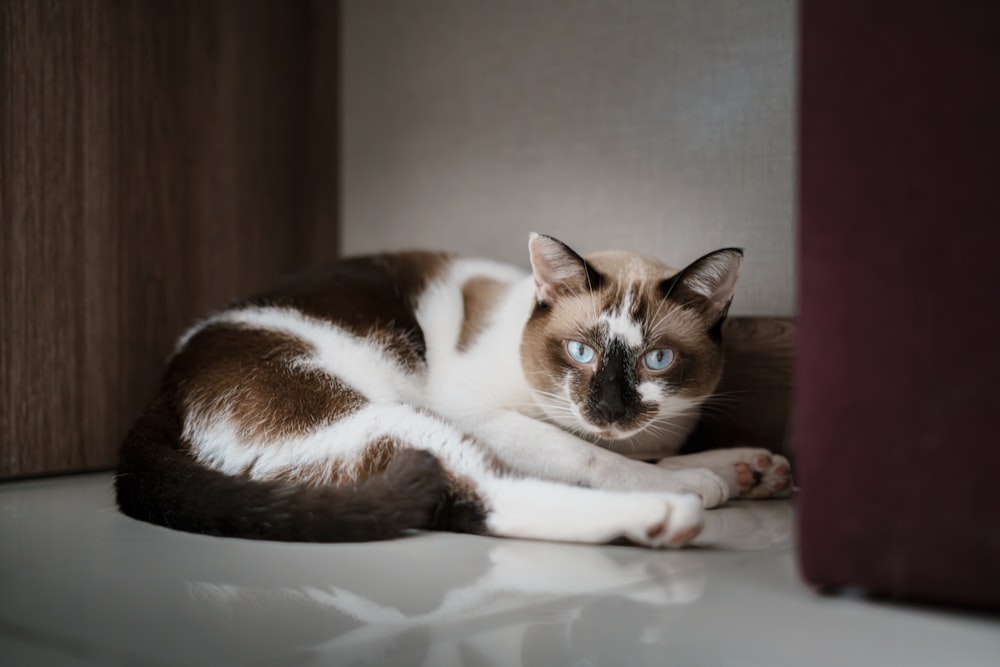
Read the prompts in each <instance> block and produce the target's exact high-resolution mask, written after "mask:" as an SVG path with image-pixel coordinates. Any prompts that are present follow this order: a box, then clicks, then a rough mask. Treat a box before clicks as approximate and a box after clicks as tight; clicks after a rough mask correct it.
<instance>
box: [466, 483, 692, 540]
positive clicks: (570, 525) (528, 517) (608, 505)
mask: <svg viewBox="0 0 1000 667" xmlns="http://www.w3.org/2000/svg"><path fill="white" fill-rule="evenodd" d="M476 491H477V494H478V495H479V496H480V497H481V500H482V502H483V505H484V506H485V507H486V508H487V513H486V519H485V522H484V525H485V528H486V531H487V532H488V533H489V534H491V535H496V536H498V537H518V538H525V539H534V540H555V541H559V542H583V543H591V544H606V543H608V542H611V541H614V540H616V539H619V538H624V539H626V540H628V541H629V542H633V543H635V544H639V545H643V546H648V547H678V546H683V545H684V544H687V543H688V542H689V541H690V540H691V539H693V538H694V537H695V536H696V535H697V534H698V533H699V532H700V531H701V529H702V526H703V513H702V508H701V503H700V502H699V499H698V498H697V497H696V496H694V495H691V494H676V493H643V492H628V491H608V490H605V489H588V488H583V487H577V486H569V485H566V484H558V483H555V482H548V481H545V480H539V479H525V478H515V477H497V478H493V479H488V480H484V481H482V482H481V483H480V484H479V485H478V488H477V489H476Z"/></svg>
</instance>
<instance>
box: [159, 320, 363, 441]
mask: <svg viewBox="0 0 1000 667" xmlns="http://www.w3.org/2000/svg"><path fill="white" fill-rule="evenodd" d="M311 352H312V350H311V348H310V346H309V345H308V344H306V343H305V342H303V341H302V340H300V339H298V338H294V337H291V336H288V335H285V334H281V333H276V332H273V331H264V330H260V329H250V328H245V327H240V326H235V325H222V324H220V325H213V326H209V327H207V328H205V329H203V330H202V331H199V332H198V333H197V334H196V335H195V336H193V337H192V338H191V340H190V341H188V344H187V345H186V346H185V347H184V349H183V350H181V351H180V352H179V353H178V354H177V356H176V357H175V358H174V359H173V361H172V363H171V368H170V374H171V376H172V377H174V378H176V386H177V387H178V388H179V397H178V398H179V401H180V405H181V406H182V407H183V409H184V412H185V413H186V414H187V415H188V417H189V418H193V419H211V418H213V417H214V416H226V417H228V418H229V419H232V420H234V421H235V423H236V428H237V430H238V432H239V434H240V436H241V437H243V438H245V439H246V440H255V441H276V440H280V439H282V438H287V437H292V436H297V435H304V434H306V433H309V432H311V431H313V430H315V429H316V428H317V427H318V426H320V425H322V424H326V423H329V422H331V421H334V420H336V419H339V418H342V417H344V416H346V415H348V414H351V413H353V412H355V411H356V410H358V409H360V408H361V407H363V406H364V405H365V403H366V400H365V398H364V397H363V396H362V395H361V394H359V393H358V392H356V391H355V390H353V389H351V388H350V387H348V386H347V385H345V384H344V383H343V382H341V381H340V380H338V379H337V378H334V377H331V376H329V375H327V374H326V373H325V372H323V371H321V370H318V369H314V368H309V367H308V366H306V365H304V364H302V363H301V362H303V361H304V360H306V359H307V358H308V355H309V354H310V353H311Z"/></svg>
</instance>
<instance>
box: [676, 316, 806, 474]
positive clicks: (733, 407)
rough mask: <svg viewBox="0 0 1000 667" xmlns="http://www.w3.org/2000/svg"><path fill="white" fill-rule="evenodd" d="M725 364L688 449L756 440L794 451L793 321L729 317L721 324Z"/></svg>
mask: <svg viewBox="0 0 1000 667" xmlns="http://www.w3.org/2000/svg"><path fill="white" fill-rule="evenodd" d="M723 348H724V350H725V355H726V367H725V370H724V371H723V375H722V382H721V383H720V384H719V389H718V391H717V392H716V394H717V395H716V397H715V398H713V399H712V400H711V401H710V402H709V403H708V404H707V405H706V406H705V408H704V417H703V418H702V421H701V423H700V424H699V425H698V428H697V429H696V430H695V432H694V433H692V434H691V438H689V440H688V442H687V443H686V444H685V446H684V450H685V451H686V452H695V451H701V450H703V449H712V448H717V447H736V446H754V447H765V448H767V449H770V450H771V451H774V452H781V453H784V454H786V455H787V454H790V453H791V452H790V451H789V448H788V443H789V440H790V433H789V426H790V421H791V410H792V397H793V380H794V364H795V322H794V320H791V319H787V318H779V317H730V318H729V319H728V320H727V321H726V323H725V324H724V325H723Z"/></svg>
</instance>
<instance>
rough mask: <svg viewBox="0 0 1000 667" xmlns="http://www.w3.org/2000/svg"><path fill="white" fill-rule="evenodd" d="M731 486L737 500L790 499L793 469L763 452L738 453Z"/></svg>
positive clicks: (761, 450) (784, 459) (785, 461)
mask: <svg viewBox="0 0 1000 667" xmlns="http://www.w3.org/2000/svg"><path fill="white" fill-rule="evenodd" d="M733 451H734V452H736V453H738V456H737V460H736V461H735V462H734V464H733V469H732V478H731V479H730V483H731V485H732V486H733V488H735V489H736V497H738V498H751V499H763V498H786V497H788V496H790V495H792V466H791V465H790V464H789V463H788V459H786V458H785V457H784V456H781V455H780V454H772V453H771V452H769V451H768V450H766V449H749V448H744V449H737V450H733Z"/></svg>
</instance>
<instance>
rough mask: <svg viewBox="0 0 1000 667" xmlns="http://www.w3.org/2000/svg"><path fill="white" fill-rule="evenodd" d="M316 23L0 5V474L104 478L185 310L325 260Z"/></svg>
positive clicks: (35, 3) (333, 85)
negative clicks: (100, 470)
mask: <svg viewBox="0 0 1000 667" xmlns="http://www.w3.org/2000/svg"><path fill="white" fill-rule="evenodd" d="M336 10H337V7H336V5H335V4H334V3H324V2H320V1H319V0H317V2H316V3H315V4H313V3H310V2H284V1H281V0H247V1H238V0H231V1H215V2H197V1H195V0H191V1H181V0H177V1H174V2H169V3H166V2H164V3H160V2H109V1H102V0H80V1H78V2H58V1H50V2H46V1H42V0H2V2H0V100H2V103H0V477H2V476H11V475H30V474H38V473H42V472H53V471H65V470H79V469H87V468H96V467H106V466H110V465H113V464H114V462H115V459H116V455H117V450H118V446H119V443H120V441H121V438H122V436H123V435H124V433H125V430H126V428H127V427H128V426H129V424H130V423H131V422H132V420H134V418H135V417H136V416H137V414H138V412H139V410H140V409H141V407H142V406H143V404H144V403H145V402H146V401H147V400H148V398H149V397H150V395H151V394H152V392H153V390H154V389H155V386H156V384H157V382H158V379H159V376H160V374H161V373H162V369H163V364H164V360H165V359H166V357H167V355H168V354H169V352H170V350H171V348H172V345H173V341H174V340H175V338H176V336H177V335H178V334H179V333H180V332H181V331H182V330H183V329H184V328H185V327H186V326H188V325H189V324H190V323H191V322H192V320H193V319H194V318H195V317H197V316H198V315H200V314H202V313H204V312H205V311H206V310H207V309H209V308H213V307H217V306H220V305H223V304H224V303H225V302H226V301H228V300H230V299H232V298H234V297H236V296H238V295H240V294H243V293H245V292H247V291H249V290H254V289H258V288H260V287H262V286H263V285H265V284H267V283H269V282H270V281H272V280H273V279H274V278H275V277H276V276H277V275H278V274H280V273H284V272H286V271H288V270H290V269H292V268H294V267H296V266H298V265H300V264H302V263H304V262H307V261H311V260H314V259H318V258H321V257H329V256H333V255H334V254H335V252H336V230H335V224H334V223H335V213H336V211H335V208H336V187H337V172H336V155H337V146H336V123H335V121H334V119H335V118H336V112H337V97H336V89H337V71H338V68H337V39H336V35H337V13H336Z"/></svg>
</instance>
